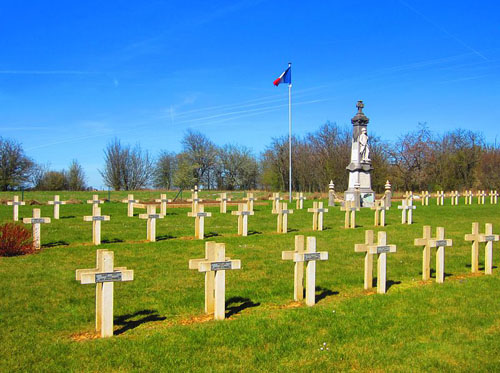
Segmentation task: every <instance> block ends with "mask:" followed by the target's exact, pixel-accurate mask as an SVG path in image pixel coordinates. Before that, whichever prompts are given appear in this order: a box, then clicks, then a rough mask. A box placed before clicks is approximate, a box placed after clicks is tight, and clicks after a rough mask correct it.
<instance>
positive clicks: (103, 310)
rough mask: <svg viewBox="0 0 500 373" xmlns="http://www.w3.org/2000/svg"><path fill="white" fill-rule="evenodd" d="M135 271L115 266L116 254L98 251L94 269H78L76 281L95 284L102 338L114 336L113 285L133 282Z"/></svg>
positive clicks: (96, 316) (96, 324)
mask: <svg viewBox="0 0 500 373" xmlns="http://www.w3.org/2000/svg"><path fill="white" fill-rule="evenodd" d="M133 280H134V271H133V270H131V269H127V268H126V267H116V268H115V266H114V253H113V252H112V251H108V250H97V265H96V268H92V269H77V270H76V281H80V283H81V284H82V285H87V284H95V285H96V287H95V295H96V296H95V301H96V302H95V303H96V304H95V328H96V332H98V333H100V334H101V338H105V337H111V336H113V288H114V286H113V283H114V282H124V281H133Z"/></svg>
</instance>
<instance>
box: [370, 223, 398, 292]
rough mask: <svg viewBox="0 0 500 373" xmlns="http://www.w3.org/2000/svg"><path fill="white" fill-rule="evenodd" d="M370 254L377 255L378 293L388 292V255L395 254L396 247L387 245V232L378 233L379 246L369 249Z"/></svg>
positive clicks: (371, 246)
mask: <svg viewBox="0 0 500 373" xmlns="http://www.w3.org/2000/svg"><path fill="white" fill-rule="evenodd" d="M367 249H368V253H370V254H373V255H375V254H377V293H379V294H385V293H386V292H387V253H395V252H396V245H387V234H386V232H378V235H377V244H376V245H375V244H374V245H369V246H368V247H367Z"/></svg>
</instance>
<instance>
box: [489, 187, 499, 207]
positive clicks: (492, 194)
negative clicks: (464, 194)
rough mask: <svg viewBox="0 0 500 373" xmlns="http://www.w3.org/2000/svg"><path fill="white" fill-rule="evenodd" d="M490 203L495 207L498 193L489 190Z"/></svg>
mask: <svg viewBox="0 0 500 373" xmlns="http://www.w3.org/2000/svg"><path fill="white" fill-rule="evenodd" d="M489 196H490V203H491V204H492V205H496V204H497V203H498V193H497V191H496V190H490V194H489Z"/></svg>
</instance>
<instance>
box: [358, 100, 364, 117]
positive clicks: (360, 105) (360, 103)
mask: <svg viewBox="0 0 500 373" xmlns="http://www.w3.org/2000/svg"><path fill="white" fill-rule="evenodd" d="M356 107H357V108H358V113H359V114H363V108H364V107H365V104H363V101H361V100H359V101H358V103H357V104H356Z"/></svg>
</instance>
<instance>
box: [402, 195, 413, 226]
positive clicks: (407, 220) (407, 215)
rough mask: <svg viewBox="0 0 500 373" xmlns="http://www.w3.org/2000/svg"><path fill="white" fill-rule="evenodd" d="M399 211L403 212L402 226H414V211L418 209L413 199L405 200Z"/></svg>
mask: <svg viewBox="0 0 500 373" xmlns="http://www.w3.org/2000/svg"><path fill="white" fill-rule="evenodd" d="M398 209H400V210H401V224H413V210H415V209H416V206H413V199H411V198H408V199H404V200H403V201H402V203H401V205H399V206H398Z"/></svg>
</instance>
